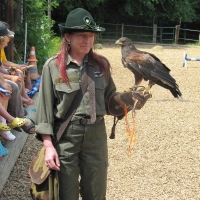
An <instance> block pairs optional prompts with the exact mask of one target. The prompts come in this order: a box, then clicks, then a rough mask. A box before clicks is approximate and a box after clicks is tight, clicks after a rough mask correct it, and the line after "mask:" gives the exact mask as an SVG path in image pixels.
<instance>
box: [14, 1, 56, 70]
mask: <svg viewBox="0 0 200 200" xmlns="http://www.w3.org/2000/svg"><path fill="white" fill-rule="evenodd" d="M16 1H17V0H16ZM16 3H18V2H16ZM52 6H54V7H55V6H57V2H56V0H55V1H52V4H51V5H48V4H47V1H46V0H34V1H32V0H26V1H24V4H23V20H22V21H20V22H18V26H19V27H20V29H19V31H16V37H15V45H16V48H17V52H18V54H19V57H21V58H22V57H24V55H23V53H22V52H23V50H24V46H25V30H26V28H25V27H26V24H27V48H26V49H27V51H26V61H27V59H28V57H29V53H30V48H31V47H32V46H34V47H35V50H36V58H37V60H38V68H39V71H41V69H42V66H43V64H44V63H45V61H46V60H47V58H48V57H49V49H51V47H52V46H51V44H52V41H53V38H54V37H55V34H54V32H53V31H52V29H51V27H52V26H53V24H54V21H53V20H51V19H50V18H49V17H48V16H47V14H46V13H47V11H48V9H50V8H51V7H52Z"/></svg>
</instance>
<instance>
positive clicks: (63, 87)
mask: <svg viewBox="0 0 200 200" xmlns="http://www.w3.org/2000/svg"><path fill="white" fill-rule="evenodd" d="M70 86H71V87H70ZM70 86H68V85H67V84H66V83H58V84H56V85H55V89H56V91H58V92H64V93H72V92H75V91H77V90H79V89H80V84H79V82H75V83H74V82H73V83H70Z"/></svg>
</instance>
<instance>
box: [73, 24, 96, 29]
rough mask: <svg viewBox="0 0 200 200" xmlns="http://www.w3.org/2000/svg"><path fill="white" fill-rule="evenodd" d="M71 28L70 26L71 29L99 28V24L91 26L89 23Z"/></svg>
mask: <svg viewBox="0 0 200 200" xmlns="http://www.w3.org/2000/svg"><path fill="white" fill-rule="evenodd" d="M71 28H72V29H91V30H100V28H99V26H91V25H81V26H72V27H71Z"/></svg>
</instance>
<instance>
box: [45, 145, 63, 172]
mask: <svg viewBox="0 0 200 200" xmlns="http://www.w3.org/2000/svg"><path fill="white" fill-rule="evenodd" d="M45 149H46V151H45V163H46V166H47V167H49V169H53V170H57V171H60V161H59V158H58V154H57V152H56V150H55V148H54V146H53V145H51V146H46V147H45Z"/></svg>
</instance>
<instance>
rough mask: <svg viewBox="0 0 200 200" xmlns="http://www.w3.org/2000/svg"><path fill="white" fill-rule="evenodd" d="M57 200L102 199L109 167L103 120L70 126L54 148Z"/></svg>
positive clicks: (104, 196)
mask: <svg viewBox="0 0 200 200" xmlns="http://www.w3.org/2000/svg"><path fill="white" fill-rule="evenodd" d="M56 149H57V152H58V155H59V159H60V164H61V166H60V171H59V173H58V177H59V187H60V190H59V196H60V200H78V199H79V194H80V195H81V197H82V199H83V200H105V199H106V181H107V167H108V150H107V135H106V128H105V123H104V120H102V121H100V122H98V123H95V124H92V125H86V126H84V125H80V124H69V126H68V127H67V129H66V131H65V133H64V134H63V136H62V137H61V139H60V141H59V143H58V144H57V146H56Z"/></svg>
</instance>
